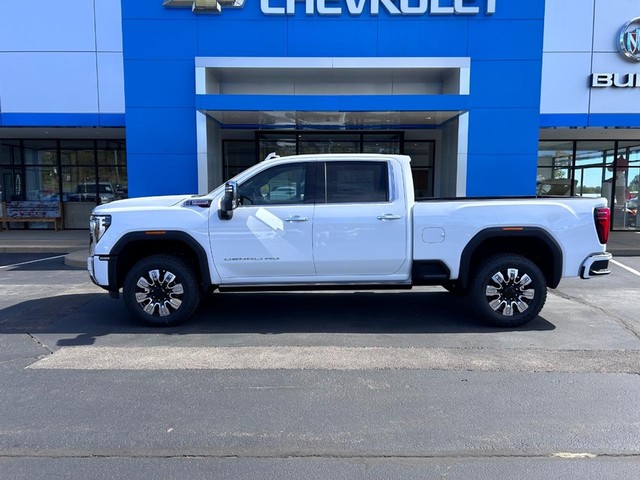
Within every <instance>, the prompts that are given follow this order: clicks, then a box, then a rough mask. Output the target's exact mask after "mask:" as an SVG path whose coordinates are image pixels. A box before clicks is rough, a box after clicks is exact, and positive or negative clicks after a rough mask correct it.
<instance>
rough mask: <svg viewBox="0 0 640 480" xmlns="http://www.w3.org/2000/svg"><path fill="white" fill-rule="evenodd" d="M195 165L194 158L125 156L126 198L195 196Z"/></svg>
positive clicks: (190, 156)
mask: <svg viewBox="0 0 640 480" xmlns="http://www.w3.org/2000/svg"><path fill="white" fill-rule="evenodd" d="M197 170H198V166H197V163H196V159H195V156H194V155H191V154H187V155H170V154H155V155H142V154H135V153H134V154H132V153H128V154H127V173H128V176H129V196H130V197H142V196H148V195H173V194H182V193H195V192H197V190H198V184H197V178H198V176H197Z"/></svg>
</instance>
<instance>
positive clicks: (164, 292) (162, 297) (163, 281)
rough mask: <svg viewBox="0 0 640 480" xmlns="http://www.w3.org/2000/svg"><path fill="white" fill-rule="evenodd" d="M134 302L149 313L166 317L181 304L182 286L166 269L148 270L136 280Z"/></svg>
mask: <svg viewBox="0 0 640 480" xmlns="http://www.w3.org/2000/svg"><path fill="white" fill-rule="evenodd" d="M136 287H137V288H136V294H135V298H136V302H138V304H139V305H140V306H141V307H142V309H143V310H144V311H145V312H146V313H147V314H149V315H160V316H161V317H166V316H168V315H171V313H172V312H174V311H176V310H178V309H179V308H180V306H181V305H182V301H183V297H184V288H183V286H182V283H178V280H177V277H176V276H175V275H174V274H173V273H171V272H170V271H168V270H159V269H155V270H149V271H148V272H147V273H146V274H144V275H143V276H141V277H140V278H139V279H138V281H137V282H136Z"/></svg>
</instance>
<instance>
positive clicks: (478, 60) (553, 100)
mask: <svg viewBox="0 0 640 480" xmlns="http://www.w3.org/2000/svg"><path fill="white" fill-rule="evenodd" d="M271 152H276V153H277V154H279V155H281V156H284V155H290V154H296V153H301V154H302V153H345V152H346V153H403V154H407V155H410V156H411V158H412V170H413V174H414V183H415V187H416V196H417V197H418V198H420V199H423V198H442V197H486V196H533V195H580V196H605V197H607V198H608V199H609V202H610V205H612V207H613V209H612V210H613V216H614V218H613V223H612V225H613V227H612V228H613V229H616V230H635V229H640V226H639V225H638V221H637V220H638V208H637V207H638V183H639V181H640V2H638V0H546V1H544V0H217V1H216V0H195V1H194V0H144V1H141V0H122V1H121V2H120V1H119V0H65V1H63V2H52V1H51V0H31V1H30V2H24V0H2V1H1V2H0V202H1V203H0V217H1V216H5V217H6V216H7V215H18V214H20V212H31V213H30V214H34V213H33V212H40V213H39V214H40V215H44V214H45V213H42V212H54V213H53V214H54V215H55V214H59V215H61V216H62V217H63V223H64V227H65V228H69V229H74V228H86V225H87V218H88V214H89V212H90V211H91V209H92V208H93V207H94V206H95V205H96V204H97V203H101V202H108V201H112V200H114V199H118V198H124V197H126V196H130V197H138V196H143V195H163V194H175V193H206V192H208V191H210V190H212V189H213V188H214V187H216V186H217V185H219V184H220V183H221V182H223V181H225V180H227V179H229V178H231V177H233V176H234V175H235V174H237V173H238V172H240V171H242V170H244V169H245V168H247V167H249V166H251V165H253V164H255V163H258V162H259V161H261V160H262V159H263V158H264V157H265V156H267V155H268V154H269V153H271ZM47 205H49V206H50V208H48V207H47ZM16 212H17V213H16ZM55 212H57V213H55ZM28 214H29V213H27V214H24V215H28ZM26 218H28V217H26ZM11 226H12V227H15V228H22V227H26V228H52V226H51V225H48V224H47V223H35V222H34V223H30V222H24V223H20V224H12V225H11Z"/></svg>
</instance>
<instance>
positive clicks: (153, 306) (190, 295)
mask: <svg viewBox="0 0 640 480" xmlns="http://www.w3.org/2000/svg"><path fill="white" fill-rule="evenodd" d="M122 294H123V297H124V303H125V305H126V307H127V309H128V310H129V311H130V312H131V313H132V314H133V315H134V316H135V317H137V318H138V319H139V320H141V321H142V322H144V323H146V324H147V325H151V326H154V327H171V326H174V325H178V324H180V323H182V322H184V321H186V320H187V319H188V318H189V317H190V316H191V315H192V314H193V312H194V311H195V309H196V308H197V307H198V304H199V303H200V287H199V285H198V281H197V279H196V277H195V275H194V273H193V270H192V269H191V267H190V266H189V265H188V264H186V263H185V262H184V261H182V260H181V259H179V258H177V257H174V256H171V255H153V256H151V257H147V258H143V259H142V260H140V261H139V262H138V263H136V264H135V265H134V266H133V267H132V268H131V270H129V272H128V273H127V275H126V277H125V279H124V286H123V291H122Z"/></svg>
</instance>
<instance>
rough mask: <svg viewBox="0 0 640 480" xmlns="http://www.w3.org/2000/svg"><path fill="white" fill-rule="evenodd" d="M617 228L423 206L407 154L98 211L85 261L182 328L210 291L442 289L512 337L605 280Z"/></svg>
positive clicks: (497, 204) (244, 179)
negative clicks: (553, 306)
mask: <svg viewBox="0 0 640 480" xmlns="http://www.w3.org/2000/svg"><path fill="white" fill-rule="evenodd" d="M609 218H610V217H609V209H608V208H607V203H606V200H605V199H602V198H566V197H563V198H538V199H536V198H494V199H474V198H455V199H434V200H426V201H419V202H416V201H415V199H414V189H413V179H412V177H411V168H410V159H409V157H407V156H403V155H366V154H361V155H352V154H349V155H301V156H293V157H284V158H279V157H276V158H269V159H267V160H266V161H264V162H261V163H259V164H257V165H255V166H253V167H251V168H249V169H248V170H246V171H245V172H243V173H241V174H239V175H238V176H237V177H235V178H234V179H232V180H230V181H228V182H227V183H226V184H224V185H221V186H220V187H218V188H217V189H215V190H214V191H213V192H211V193H209V194H208V195H204V196H187V195H178V196H163V197H149V198H139V199H129V200H120V201H115V202H112V203H109V204H107V205H100V206H98V207H96V208H95V210H94V211H93V214H92V216H91V220H90V229H91V248H90V256H89V258H88V260H87V263H88V269H89V273H90V276H91V279H92V280H93V281H94V283H96V284H97V285H99V286H101V287H102V288H104V289H106V290H108V291H109V292H111V294H112V296H113V297H115V298H117V297H118V296H119V292H120V289H122V295H123V297H124V302H125V304H126V306H127V308H128V309H129V310H130V311H131V313H133V314H134V315H135V316H136V317H138V318H139V319H141V320H143V321H144V322H146V323H148V324H151V325H157V326H167V325H175V324H178V323H180V322H182V321H184V320H186V319H187V318H188V317H189V316H190V315H191V314H192V313H193V312H194V311H195V309H196V307H197V306H198V303H199V301H200V297H201V295H202V294H204V293H207V292H211V291H213V290H214V289H219V290H220V291H221V292H224V291H232V290H242V289H253V290H258V289H260V290H275V289H283V288H286V289H291V290H300V289H307V290H319V289H323V288H331V289H337V288H347V289H358V290H361V289H363V288H372V289H380V288H399V289H400V288H411V287H412V286H417V285H442V286H443V287H445V288H446V289H447V290H450V291H453V292H458V293H465V294H466V295H467V296H468V299H469V301H470V302H472V305H473V306H474V310H475V311H476V312H477V313H478V314H480V316H482V317H484V318H485V319H486V320H488V321H489V322H490V323H492V324H494V325H498V326H503V327H517V326H520V325H524V324H525V323H527V322H529V321H531V320H532V319H533V318H535V317H536V315H538V313H539V312H540V310H541V309H542V306H543V305H544V302H545V300H546V295H547V288H548V287H549V288H556V287H557V286H558V283H559V282H560V279H561V278H563V277H577V276H579V277H581V278H584V279H587V278H590V277H592V276H594V275H604V274H608V273H609V270H608V265H609V260H610V259H611V255H610V254H609V253H607V252H606V248H605V247H606V242H607V237H608V232H609V221H610V220H609Z"/></svg>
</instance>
